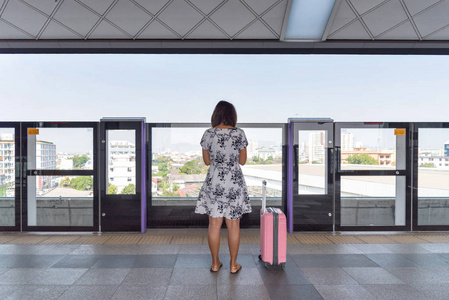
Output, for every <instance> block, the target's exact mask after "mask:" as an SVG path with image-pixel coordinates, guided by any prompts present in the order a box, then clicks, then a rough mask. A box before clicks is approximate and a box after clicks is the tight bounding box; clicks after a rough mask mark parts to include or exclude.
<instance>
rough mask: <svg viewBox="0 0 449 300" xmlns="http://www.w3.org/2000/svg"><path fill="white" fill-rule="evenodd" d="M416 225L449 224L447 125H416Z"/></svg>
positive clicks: (448, 143)
mask: <svg viewBox="0 0 449 300" xmlns="http://www.w3.org/2000/svg"><path fill="white" fill-rule="evenodd" d="M418 158H419V159H418V161H419V165H418V225H449V167H448V164H444V165H443V164H440V163H439V164H436V163H429V162H428V161H433V160H434V159H435V160H438V161H440V160H447V159H448V158H449V129H447V128H419V129H418Z"/></svg>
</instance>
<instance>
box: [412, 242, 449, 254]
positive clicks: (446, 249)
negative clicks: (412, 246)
mask: <svg viewBox="0 0 449 300" xmlns="http://www.w3.org/2000/svg"><path fill="white" fill-rule="evenodd" d="M419 246H420V247H422V248H424V249H426V250H428V251H430V252H433V253H449V243H448V244H419Z"/></svg>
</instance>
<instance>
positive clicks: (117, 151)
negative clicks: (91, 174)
mask: <svg viewBox="0 0 449 300" xmlns="http://www.w3.org/2000/svg"><path fill="white" fill-rule="evenodd" d="M106 135H107V141H108V146H107V156H108V157H107V165H106V178H107V180H108V190H107V194H108V195H113V194H136V131H135V130H107V131H106Z"/></svg>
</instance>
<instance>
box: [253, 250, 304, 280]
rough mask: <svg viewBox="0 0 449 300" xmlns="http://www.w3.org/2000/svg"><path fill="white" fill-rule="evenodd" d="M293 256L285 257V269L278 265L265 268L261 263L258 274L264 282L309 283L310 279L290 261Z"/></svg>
mask: <svg viewBox="0 0 449 300" xmlns="http://www.w3.org/2000/svg"><path fill="white" fill-rule="evenodd" d="M292 260H293V258H290V256H289V257H287V264H286V265H285V269H284V270H282V269H281V268H280V267H271V266H270V267H268V268H265V267H264V266H263V265H262V264H260V265H259V266H258V270H259V274H260V276H261V277H262V280H263V282H264V283H265V284H279V285H293V284H310V281H309V280H308V279H307V277H306V276H305V275H304V273H303V271H302V270H301V269H300V268H299V267H298V266H297V265H296V264H295V263H294V262H293V261H292Z"/></svg>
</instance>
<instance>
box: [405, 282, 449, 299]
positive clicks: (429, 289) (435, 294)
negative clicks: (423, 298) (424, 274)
mask: <svg viewBox="0 0 449 300" xmlns="http://www.w3.org/2000/svg"><path fill="white" fill-rule="evenodd" d="M413 287H414V288H415V289H417V290H419V291H420V292H421V293H423V294H424V295H427V296H428V298H429V299H438V300H447V299H448V295H449V284H447V283H439V284H435V283H416V284H414V285H413Z"/></svg>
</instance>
